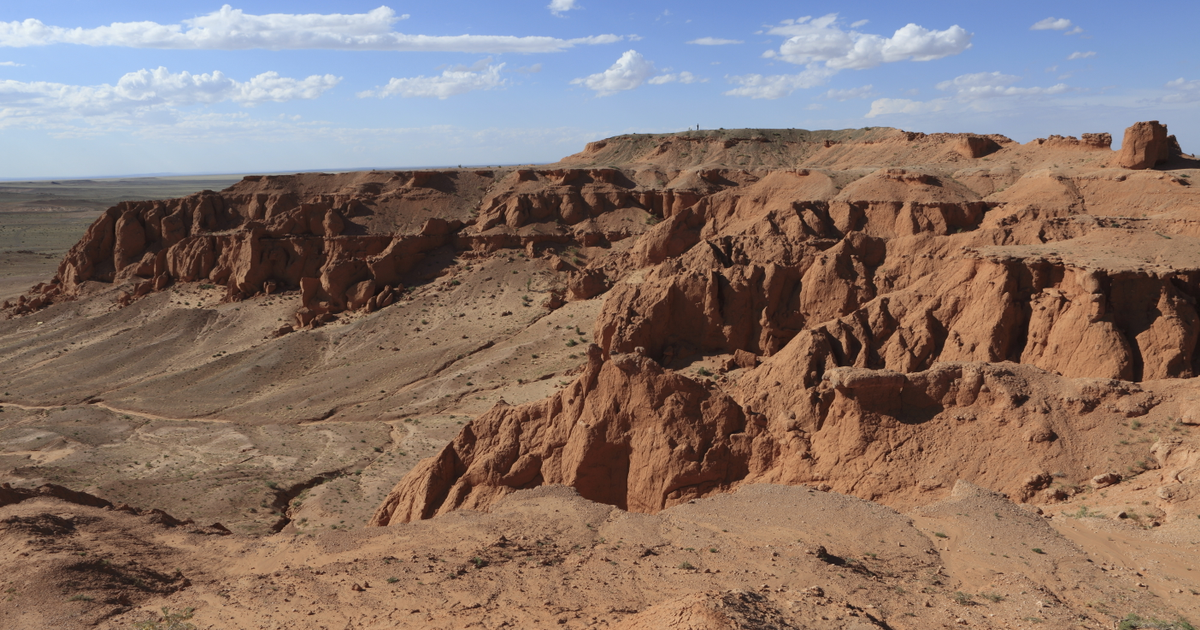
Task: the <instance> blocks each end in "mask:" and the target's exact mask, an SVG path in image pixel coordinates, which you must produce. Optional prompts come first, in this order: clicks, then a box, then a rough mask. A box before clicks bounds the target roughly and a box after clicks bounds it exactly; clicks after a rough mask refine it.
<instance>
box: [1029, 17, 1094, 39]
mask: <svg viewBox="0 0 1200 630" xmlns="http://www.w3.org/2000/svg"><path fill="white" fill-rule="evenodd" d="M1072 26H1074V28H1072ZM1067 29H1071V30H1069V31H1068V30H1067ZM1029 30H1031V31H1064V32H1063V35H1078V34H1080V33H1082V32H1083V27H1081V26H1078V25H1075V24H1074V23H1073V22H1072V21H1071V20H1068V19H1067V18H1056V17H1048V18H1046V19H1044V20H1038V21H1037V22H1034V24H1033V26H1030V27H1029Z"/></svg>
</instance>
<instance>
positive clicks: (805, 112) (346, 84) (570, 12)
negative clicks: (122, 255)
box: [0, 0, 1200, 179]
mask: <svg viewBox="0 0 1200 630" xmlns="http://www.w3.org/2000/svg"><path fill="white" fill-rule="evenodd" d="M379 1H380V0H373V1H370V2H359V1H340V2H319V1H301V2H297V1H290V2H263V1H252V0H247V1H245V2H238V3H236V4H230V5H224V6H222V5H221V4H218V3H215V2H193V1H190V0H185V1H178V2H173V3H162V2H120V1H116V2H107V3H98V2H94V1H90V0H89V1H87V2H77V1H55V0H43V1H41V2H38V3H21V5H20V6H14V5H16V4H17V3H5V6H4V7H3V8H0V143H2V144H0V146H3V148H4V150H3V151H2V152H0V178H6V179H7V178H35V177H71V176H103V175H124V174H139V173H213V172H222V173H238V172H276V171H291V170H312V169H330V170H333V169H346V168H364V167H366V168H369V167H404V166H440V165H456V164H464V165H467V164H470V165H481V164H500V163H506V164H507V163H524V162H548V161H554V160H557V159H558V158H560V157H562V156H565V155H568V154H570V153H574V152H576V151H578V150H580V149H581V148H582V147H583V144H584V143H585V142H587V141H590V140H594V139H597V138H601V137H606V136H611V135H616V134H620V133H629V132H668V131H678V130H682V129H685V128H687V127H690V126H694V125H697V124H698V125H700V126H701V127H703V128H717V127H725V128H736V127H785V128H806V129H830V128H833V129H841V128H856V127H865V126H894V127H900V128H903V129H910V130H916V131H926V132H935V131H972V132H978V133H1002V134H1005V135H1008V136H1010V137H1012V138H1014V139H1016V140H1019V141H1022V142H1024V141H1028V140H1031V139H1033V138H1035V137H1039V136H1046V135H1049V134H1055V133H1057V134H1063V135H1079V134H1081V133H1086V132H1099V131H1107V132H1110V133H1112V134H1113V135H1114V136H1115V140H1116V142H1117V143H1119V141H1120V134H1121V131H1122V130H1123V129H1124V128H1125V127H1126V126H1128V125H1129V124H1132V123H1133V122H1135V121H1138V120H1150V119H1158V120H1161V121H1162V122H1164V123H1167V124H1168V126H1169V128H1170V130H1171V132H1172V133H1174V134H1176V135H1177V136H1178V137H1179V139H1180V142H1181V143H1182V145H1183V148H1184V150H1185V151H1189V152H1191V151H1195V150H1197V148H1198V146H1200V120H1198V119H1197V113H1198V112H1200V51H1198V50H1197V48H1196V46H1195V42H1196V37H1195V28H1196V24H1198V23H1200V3H1196V2H1173V3H1160V4H1158V5H1156V6H1155V8H1154V9H1153V10H1142V9H1140V8H1138V7H1133V6H1131V5H1129V4H1127V3H1122V4H1120V5H1118V4H1117V3H1113V2H1095V1H1092V2H1086V3H1085V2H1057V3H1056V2H1036V3H1035V2H1016V3H1014V2H1010V3H964V2H953V3H942V2H923V3H878V2H853V1H841V2H836V3H833V2H754V3H740V4H739V3H730V2H709V1H701V0H692V1H682V0H679V1H670V0H667V1H658V0H639V1H637V2H624V1H620V0H611V1H608V2H602V1H601V0H531V1H524V0H508V1H506V2H494V1H492V2H481V1H478V0H474V1H467V0H442V1H439V2H436V3H435V2H392V3H390V4H384V5H380V4H378V2H379ZM905 5H910V6H905Z"/></svg>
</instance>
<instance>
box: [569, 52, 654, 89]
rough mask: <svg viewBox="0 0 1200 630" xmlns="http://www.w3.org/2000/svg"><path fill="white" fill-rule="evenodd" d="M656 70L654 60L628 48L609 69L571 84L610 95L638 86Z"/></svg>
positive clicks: (573, 81)
mask: <svg viewBox="0 0 1200 630" xmlns="http://www.w3.org/2000/svg"><path fill="white" fill-rule="evenodd" d="M656 72H658V70H656V69H655V67H654V62H653V61H650V60H649V59H646V58H645V57H643V56H642V54H641V53H639V52H638V51H636V50H627V51H625V53H624V54H622V55H621V58H620V59H617V61H616V63H614V64H613V65H612V66H610V67H609V68H608V70H605V71H604V72H597V73H596V74H593V75H589V76H586V77H583V78H581V79H574V80H572V81H571V84H572V85H583V86H584V87H586V88H588V89H589V90H594V91H595V92H596V95H597V96H609V95H612V94H616V93H617V92H623V91H626V90H632V89H634V88H636V87H638V86H639V85H641V84H643V83H645V82H646V80H647V79H649V78H650V77H652V76H654V74H655V73H656Z"/></svg>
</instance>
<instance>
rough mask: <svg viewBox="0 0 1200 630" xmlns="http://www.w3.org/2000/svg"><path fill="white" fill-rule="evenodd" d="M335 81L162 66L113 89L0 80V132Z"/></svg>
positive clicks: (290, 94) (169, 110)
mask: <svg viewBox="0 0 1200 630" xmlns="http://www.w3.org/2000/svg"><path fill="white" fill-rule="evenodd" d="M340 81H341V78H340V77H335V76H333V75H330V74H327V75H323V76H322V75H313V76H310V77H308V78H305V79H293V78H289V77H283V76H280V75H279V73H276V72H264V73H262V74H259V75H258V76H255V77H252V78H251V79H250V80H248V81H236V80H234V79H231V78H229V77H227V76H225V75H224V74H223V73H221V72H219V71H218V72H213V73H211V74H192V73H190V72H179V73H172V72H170V71H169V70H167V69H166V68H163V67H159V68H155V69H154V70H139V71H137V72H130V73H128V74H126V75H124V76H122V77H121V78H120V80H118V81H117V84H116V85H109V84H107V83H106V84H102V85H66V84H62V83H49V82H44V81H36V82H22V81H0V128H3V127H13V126H41V125H47V124H50V125H53V124H58V123H63V122H65V121H70V120H78V119H81V118H82V119H109V121H110V122H111V121H112V120H113V119H125V120H148V119H160V120H161V119H162V118H163V117H164V116H166V118H173V117H174V114H173V112H174V110H177V109H179V108H185V107H188V106H192V105H201V104H214V103H221V102H233V103H238V104H240V105H243V106H247V107H250V106H254V105H258V104H261V103H266V102H284V101H292V100H299V99H314V98H317V97H319V96H320V95H321V94H323V93H324V92H326V91H327V90H329V89H330V88H332V87H334V86H335V85H337V84H338V83H339V82H340Z"/></svg>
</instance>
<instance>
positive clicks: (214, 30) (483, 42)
mask: <svg viewBox="0 0 1200 630" xmlns="http://www.w3.org/2000/svg"><path fill="white" fill-rule="evenodd" d="M572 4H573V3H572ZM406 18H408V15H397V14H396V12H395V11H393V10H392V9H390V8H388V7H386V6H382V7H379V8H378V9H374V10H372V11H368V12H367V13H354V14H341V13H330V14H320V13H310V14H291V13H270V14H266V15H251V14H248V13H246V12H244V11H242V10H241V9H234V8H233V7H231V6H229V5H224V6H223V7H221V9H220V10H218V11H214V12H212V13H209V14H208V15H203V16H200V17H196V18H191V19H187V20H182V21H181V23H180V24H159V23H157V22H148V21H147V22H114V23H113V24H110V25H108V26H99V27H95V28H64V27H61V26H51V25H46V24H44V23H43V22H41V21H40V20H36V19H28V20H24V21H20V22H16V21H14V22H0V47H28V46H47V45H51V44H78V45H83V46H116V47H127V48H166V49H196V50H246V49H252V48H265V49H268V50H289V49H329V50H390V51H436V52H470V53H545V52H558V51H562V50H566V49H568V48H572V47H574V46H578V45H589V44H611V43H614V42H618V41H621V39H622V37H620V36H618V35H596V36H591V37H580V38H575V39H559V38H556V37H539V36H529V37H516V36H511V35H450V36H445V35H410V34H406V33H399V32H396V31H394V30H392V26H393V24H395V23H396V22H399V21H401V20H404V19H406Z"/></svg>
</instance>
